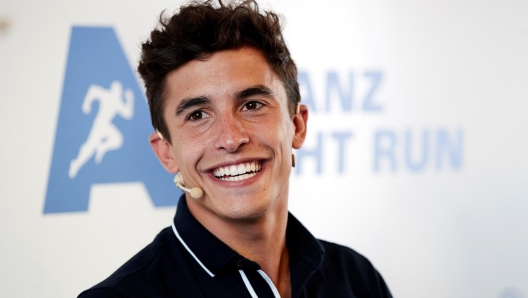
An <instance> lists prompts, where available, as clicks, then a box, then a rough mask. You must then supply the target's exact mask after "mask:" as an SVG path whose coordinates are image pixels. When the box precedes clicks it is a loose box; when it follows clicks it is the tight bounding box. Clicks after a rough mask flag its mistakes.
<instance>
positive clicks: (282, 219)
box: [187, 200, 291, 297]
mask: <svg viewBox="0 0 528 298" xmlns="http://www.w3.org/2000/svg"><path fill="white" fill-rule="evenodd" d="M187 202H188V203H189V201H187ZM188 207H189V211H190V212H191V214H193V216H194V217H195V218H196V220H198V222H200V223H201V224H202V225H203V226H204V227H205V228H206V229H207V230H208V231H209V232H211V233H212V234H213V235H214V236H215V237H217V238H218V239H220V240H221V241H222V242H224V243H225V244H226V245H228V246H229V247H231V248H232V249H233V250H235V251H236V252H237V253H239V254H240V255H242V256H244V257H245V258H248V259H250V260H252V261H254V262H257V263H258V264H259V265H260V267H261V268H262V270H263V271H264V272H265V273H266V274H267V275H268V277H269V278H270V279H271V280H272V281H273V283H274V284H275V286H276V287H277V289H278V290H279V292H280V293H281V297H290V296H291V294H290V291H291V286H290V265H289V254H288V250H287V247H286V226H287V223H288V209H287V200H283V201H282V202H279V204H278V205H277V206H274V208H273V211H274V212H266V213H265V214H263V215H261V216H259V217H257V218H253V219H248V220H226V219H223V218H219V217H218V216H215V215H212V214H207V213H204V212H201V211H202V210H196V209H195V208H196V207H198V206H196V205H195V204H192V203H191V204H188ZM198 208H199V207H198ZM193 209H194V210H193Z"/></svg>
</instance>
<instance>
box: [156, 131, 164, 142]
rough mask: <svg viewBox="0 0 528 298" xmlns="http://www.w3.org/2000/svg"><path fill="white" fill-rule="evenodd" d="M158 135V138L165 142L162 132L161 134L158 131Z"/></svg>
mask: <svg viewBox="0 0 528 298" xmlns="http://www.w3.org/2000/svg"><path fill="white" fill-rule="evenodd" d="M156 133H157V134H158V137H159V138H160V139H162V140H163V135H162V134H161V132H159V130H157V129H156Z"/></svg>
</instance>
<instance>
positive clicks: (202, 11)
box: [138, 0, 301, 143]
mask: <svg viewBox="0 0 528 298" xmlns="http://www.w3.org/2000/svg"><path fill="white" fill-rule="evenodd" d="M215 2H216V1H215ZM159 23H160V24H159V25H160V26H159V27H158V28H156V29H155V30H153V31H152V32H151V34H150V38H149V39H148V40H147V41H146V42H145V43H143V44H142V47H141V49H142V50H141V58H140V61H139V66H138V72H139V74H140V75H141V77H142V78H143V81H144V82H145V88H146V93H147V98H148V103H149V108H150V115H151V120H152V125H153V126H154V128H155V129H157V130H158V131H159V132H160V133H161V134H162V135H163V136H164V137H165V138H166V139H167V141H168V142H169V143H170V135H169V131H168V128H167V125H166V122H165V120H164V118H163V109H164V107H165V85H166V79H167V75H168V74H169V73H170V72H171V71H173V70H176V69H178V68H179V67H181V66H182V65H184V64H185V63H187V62H189V61H191V60H195V59H196V60H207V59H208V58H209V57H210V56H211V55H212V54H213V53H215V52H217V51H222V50H228V49H237V48H241V47H244V46H249V47H253V48H255V49H257V50H259V51H260V52H261V53H262V54H263V55H264V57H265V58H266V60H267V62H268V64H269V65H270V67H271V68H272V69H273V71H274V72H275V73H276V74H277V75H278V77H279V78H280V80H281V81H282V83H283V85H284V88H285V90H286V94H287V96H288V109H289V112H290V115H291V116H292V117H293V115H294V113H295V109H296V107H297V104H298V103H299V102H300V100H301V96H300V93H299V84H298V83H297V67H296V66H295V63H294V62H293V60H292V59H291V57H290V52H289V51H288V48H287V47H286V43H285V42H284V38H283V37H282V32H281V31H282V27H281V20H280V16H279V15H277V14H275V13H273V12H270V11H263V12H261V11H260V10H259V7H258V4H257V3H256V2H255V1H254V0H245V1H241V2H240V1H231V2H229V3H227V4H224V3H223V2H222V0H218V4H215V3H213V1H211V0H208V1H204V2H198V1H193V2H190V3H188V4H186V5H183V6H182V7H180V9H179V11H178V12H177V13H175V14H174V15H173V16H172V17H169V18H167V17H164V14H163V12H162V13H161V15H160V19H159Z"/></svg>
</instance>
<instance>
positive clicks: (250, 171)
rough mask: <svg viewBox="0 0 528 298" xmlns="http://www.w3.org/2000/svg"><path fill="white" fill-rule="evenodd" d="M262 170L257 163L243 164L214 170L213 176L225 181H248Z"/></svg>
mask: <svg viewBox="0 0 528 298" xmlns="http://www.w3.org/2000/svg"><path fill="white" fill-rule="evenodd" d="M261 169H262V165H261V164H260V162H259V161H256V160H255V161H252V162H244V163H240V164H236V165H231V166H227V167H219V168H216V169H214V170H213V171H212V172H213V175H214V176H215V177H216V178H218V179H220V180H225V181H240V180H245V179H249V178H251V177H253V176H255V175H257V173H258V172H260V170H261Z"/></svg>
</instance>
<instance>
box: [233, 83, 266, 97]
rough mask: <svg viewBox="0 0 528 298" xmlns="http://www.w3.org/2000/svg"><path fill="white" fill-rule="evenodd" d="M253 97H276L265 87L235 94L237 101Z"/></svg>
mask: <svg viewBox="0 0 528 298" xmlns="http://www.w3.org/2000/svg"><path fill="white" fill-rule="evenodd" d="M253 95H264V96H266V97H274V94H273V91H271V89H270V88H268V87H266V86H264V85H257V86H253V87H250V88H247V89H244V90H242V91H240V92H237V93H236V94H235V98H236V99H243V98H247V97H250V96H253Z"/></svg>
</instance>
